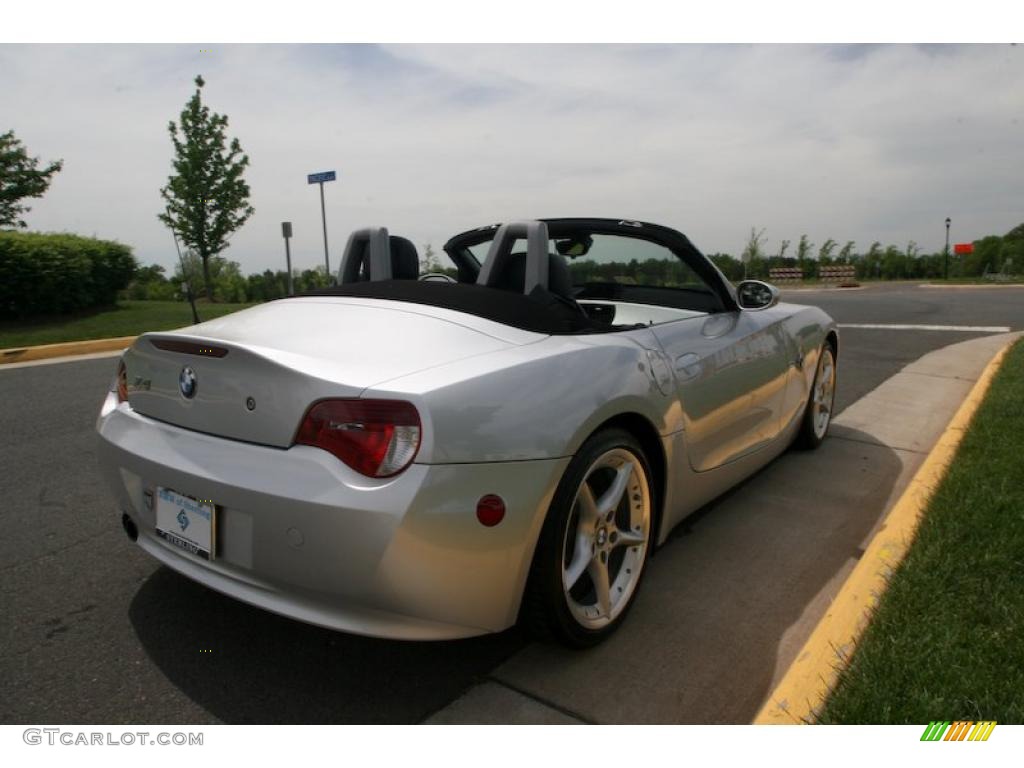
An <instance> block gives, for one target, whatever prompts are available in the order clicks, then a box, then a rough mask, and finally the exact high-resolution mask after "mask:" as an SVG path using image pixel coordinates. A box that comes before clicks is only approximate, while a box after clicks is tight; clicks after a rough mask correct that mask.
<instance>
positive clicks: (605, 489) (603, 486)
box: [527, 429, 653, 646]
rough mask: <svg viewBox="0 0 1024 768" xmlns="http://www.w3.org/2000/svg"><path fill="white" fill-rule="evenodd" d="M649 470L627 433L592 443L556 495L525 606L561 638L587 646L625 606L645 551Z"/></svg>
mask: <svg viewBox="0 0 1024 768" xmlns="http://www.w3.org/2000/svg"><path fill="white" fill-rule="evenodd" d="M652 509H653V499H652V485H651V472H650V468H649V465H648V463H647V459H646V457H645V456H644V452H643V449H642V448H641V447H640V446H639V444H638V443H637V442H636V440H635V439H634V438H633V436H632V435H630V434H629V433H627V432H624V431H622V430H618V429H610V430H606V431H603V432H599V433H598V434H596V435H594V436H593V437H591V438H590V439H589V440H588V441H587V442H586V443H585V444H584V445H583V447H582V448H581V449H580V451H579V452H578V453H577V455H576V457H575V458H574V459H573V461H572V462H571V463H570V465H569V468H568V469H567V470H566V473H565V476H564V477H563V478H562V482H561V484H560V485H559V488H558V491H557V492H556V493H555V498H554V501H553V502H552V507H551V510H550V512H549V515H548V519H547V520H546V522H545V526H544V530H543V532H542V534H541V540H540V542H539V543H538V547H537V554H536V557H535V559H534V564H533V570H532V572H531V577H530V585H529V591H528V595H527V600H528V601H529V603H530V608H531V609H532V611H533V616H532V618H533V619H534V620H535V626H536V624H537V623H538V622H539V623H541V624H543V626H544V627H545V628H546V629H547V630H549V631H551V632H552V633H553V634H555V635H556V637H558V638H559V639H560V640H562V641H563V642H566V643H568V644H570V645H574V646H586V645H592V644H594V643H596V642H599V641H600V640H602V639H603V638H604V637H605V636H606V635H607V634H609V633H610V632H612V631H614V629H615V628H616V627H617V626H618V624H619V622H620V621H621V619H622V617H623V615H624V614H625V612H626V610H627V609H628V607H629V606H630V604H631V602H632V600H633V597H634V595H635V593H636V590H637V586H638V585H639V583H640V577H641V576H642V575H643V570H644V564H645V563H646V561H647V555H648V551H649V549H650V545H651V531H652Z"/></svg>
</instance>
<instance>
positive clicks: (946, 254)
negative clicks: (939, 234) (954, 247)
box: [942, 216, 952, 280]
mask: <svg viewBox="0 0 1024 768" xmlns="http://www.w3.org/2000/svg"><path fill="white" fill-rule="evenodd" d="M951 223H952V222H951V220H950V218H949V216H947V217H946V250H944V251H943V252H942V254H943V256H942V277H943V279H944V280H949V225H950V224H951Z"/></svg>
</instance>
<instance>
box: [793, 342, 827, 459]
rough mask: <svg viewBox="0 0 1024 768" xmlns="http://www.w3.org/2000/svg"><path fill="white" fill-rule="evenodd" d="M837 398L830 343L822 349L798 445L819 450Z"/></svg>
mask: <svg viewBox="0 0 1024 768" xmlns="http://www.w3.org/2000/svg"><path fill="white" fill-rule="evenodd" d="M835 398H836V356H835V351H834V350H833V349H832V345H831V344H830V343H828V342H825V344H823V345H822V347H821V353H820V354H819V355H818V367H817V369H816V370H815V372H814V383H813V384H812V385H811V394H810V397H809V398H808V399H807V409H806V411H805V412H804V420H803V423H802V424H801V425H800V432H799V434H798V435H797V444H798V445H800V446H801V447H803V448H817V447H818V446H819V445H821V443H822V441H823V440H824V439H825V435H826V433H827V432H828V426H829V424H830V423H831V422H832V408H833V405H834V403H835Z"/></svg>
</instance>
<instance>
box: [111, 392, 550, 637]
mask: <svg viewBox="0 0 1024 768" xmlns="http://www.w3.org/2000/svg"><path fill="white" fill-rule="evenodd" d="M97 430H98V432H99V435H100V450H99V457H100V466H101V469H102V471H103V474H104V476H105V478H106V480H107V482H108V484H109V485H110V487H111V488H112V490H113V491H114V494H115V498H116V499H117V504H118V507H119V508H120V509H121V511H122V512H124V513H126V514H128V515H129V516H130V517H131V518H132V520H133V521H134V522H135V525H136V527H137V528H138V532H139V536H138V543H139V545H140V546H141V547H142V548H143V549H145V550H146V551H147V552H149V553H150V554H151V555H153V556H154V557H156V558H157V559H158V560H160V561H161V562H163V563H164V564H165V565H168V566H169V567H171V568H173V569H175V570H177V571H179V572H181V573H183V574H184V575H186V576H189V577H190V578H192V579H195V580H196V581H198V582H201V583H203V584H205V585H207V586H209V587H211V588H212V589H215V590H218V591H220V592H223V593H225V594H227V595H230V596H232V597H235V598H237V599H239V600H243V601H245V602H247V603H251V604H253V605H256V606H258V607H261V608H264V609H266V610H270V611H274V612H276V613H280V614H283V615H285V616H289V617H292V618H295V619H298V620H300V621H304V622H308V623H311V624H317V625H320V626H324V627H329V628H332V629H338V630H343V631H346V632H353V633H356V634H363V635H373V636H378V637H388V638H399V639H446V638H456V637H467V636H471V635H479V634H484V633H487V632H496V631H501V630H503V629H505V628H507V627H509V626H511V625H512V624H513V623H515V620H516V615H517V612H518V609H519V602H520V599H521V596H522V590H523V586H524V584H525V581H526V576H527V573H528V570H529V564H530V559H531V557H532V555H533V548H534V545H535V543H536V540H537V536H538V533H539V531H540V526H541V524H542V523H543V516H544V512H545V511H546V510H547V508H548V505H549V503H550V501H551V497H552V495H553V494H554V490H555V487H556V486H557V484H558V481H559V479H560V478H561V476H562V473H563V471H564V470H565V467H566V466H567V464H568V462H569V459H568V458H561V459H549V460H537V461H516V462H495V463H482V464H444V465H424V464H413V465H412V466H410V467H409V468H408V469H407V470H406V471H405V472H403V473H402V474H400V475H398V476H397V477H394V478H389V479H386V480H374V479H369V478H366V477H363V476H361V475H359V474H358V473H356V472H354V471H353V470H351V469H349V468H348V467H346V466H345V465H344V464H342V463H341V462H340V461H338V460H337V459H336V458H335V457H333V456H331V455H330V454H328V453H326V452H324V451H321V450H319V449H317V448H312V447H308V446H293V447H291V448H288V449H279V448H272V447H266V446H261V445H252V444H248V443H242V442H237V441H233V440H227V439H224V438H219V437H215V436H211V435H206V434H202V433H200V432H194V431H190V430H186V429H183V428H180V427H176V426H173V425H170V424H165V423H162V422H159V421H156V420H154V419H150V418H148V417H146V416H142V415H140V414H138V413H136V412H134V411H133V410H132V409H131V408H130V407H129V406H128V405H127V404H121V405H117V404H116V399H115V396H114V395H113V394H111V395H110V396H109V397H108V399H107V402H106V403H105V404H104V407H103V410H102V412H101V414H100V418H99V420H98V422H97ZM158 486H159V487H165V488H170V489H172V490H174V491H177V492H178V493H181V494H185V495H188V496H192V497H195V498H202V499H212V500H213V501H214V503H215V504H216V505H217V512H216V525H217V533H216V537H217V541H218V544H217V551H216V555H215V558H214V559H213V560H211V561H207V560H205V559H202V558H200V557H197V556H195V555H192V554H190V553H187V552H185V551H183V550H181V549H179V548H177V547H174V546H173V545H171V544H169V543H168V542H166V541H165V540H164V539H162V538H160V537H158V536H157V535H156V528H155V522H156V517H155V511H154V509H153V504H152V502H151V500H150V499H147V496H148V495H150V494H153V493H154V491H155V488H156V487H158ZM486 494H497V495H499V496H501V497H502V498H503V499H504V500H505V504H506V509H507V512H506V516H505V519H504V520H503V521H502V522H501V523H500V524H499V525H497V526H495V527H493V528H487V527H484V526H483V525H481V524H480V523H479V522H478V521H477V519H476V503H477V500H478V499H479V498H480V497H481V496H484V495H486Z"/></svg>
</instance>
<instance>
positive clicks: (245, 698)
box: [129, 567, 526, 724]
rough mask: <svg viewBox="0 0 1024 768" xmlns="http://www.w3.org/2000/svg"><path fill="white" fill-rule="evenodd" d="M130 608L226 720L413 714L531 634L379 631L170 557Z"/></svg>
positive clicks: (180, 673) (181, 685)
mask: <svg viewBox="0 0 1024 768" xmlns="http://www.w3.org/2000/svg"><path fill="white" fill-rule="evenodd" d="M129 618H130V620H131V623H132V626H133V627H134V629H135V632H136V635H137V636H138V639H139V641H140V643H141V645H142V647H143V648H144V650H145V652H146V653H147V655H148V656H149V657H150V659H152V661H153V662H154V663H155V664H156V665H157V666H158V667H159V669H160V671H161V672H162V673H163V674H164V675H165V676H166V677H167V678H168V680H169V681H170V682H171V683H172V684H173V685H174V686H176V687H177V688H178V689H179V690H180V691H181V692H182V693H183V694H184V695H186V696H188V697H189V698H190V699H191V700H192V701H194V702H195V703H196V704H197V705H198V706H200V707H202V708H203V709H205V710H206V711H207V712H209V713H210V714H211V715H212V716H213V717H215V718H218V719H220V720H222V721H224V722H227V723H246V724H254V723H260V724H262V723H414V722H419V721H420V720H422V719H423V718H424V717H426V716H427V715H428V714H430V713H431V712H433V711H435V710H436V709H438V708H440V707H442V706H444V705H445V704H446V703H447V702H449V701H450V700H451V699H453V698H455V697H456V696H458V695H459V694H460V693H461V692H462V691H463V690H464V689H465V688H467V687H469V686H470V685H472V684H473V682H474V681H475V680H476V679H477V678H478V677H480V676H482V675H484V674H486V673H487V672H489V671H490V670H491V669H493V668H494V667H495V666H496V665H498V664H500V663H501V662H502V661H504V660H505V659H506V658H508V657H509V656H510V655H511V654H513V653H514V652H515V651H516V650H518V649H519V648H520V647H522V646H523V645H524V644H525V642H526V641H525V640H524V638H523V637H522V635H521V634H520V633H519V632H518V631H517V630H509V631H506V632H503V633H501V634H497V635H490V636H486V637H482V638H474V639H469V640H457V641H450V642H403V641H389V640H378V639H373V638H366V637H358V636H356V635H347V634H343V633H340V632H334V631H331V630H327V629H322V628H320V627H314V626H311V625H308V624H302V623H300V622H297V621H292V620H290V619H286V618H284V617H281V616H277V615H276V614H272V613H268V612H266V611H263V610H260V609H258V608H254V607H252V606H249V605H247V604H245V603H241V602H238V601H236V600H234V599H232V598H229V597H226V596H224V595H221V594H220V593H218V592H214V591H213V590H210V589H207V588H206V587H203V586H201V585H199V584H197V583H195V582H193V581H191V580H190V579H188V578H186V577H184V576H181V575H179V574H178V573H177V572H175V571H173V570H171V569H170V568H167V567H160V568H158V569H157V570H156V571H154V572H153V574H152V576H150V577H149V578H148V579H147V580H146V581H145V582H144V583H143V584H142V586H141V587H140V588H139V590H138V592H137V593H136V594H135V597H134V599H133V600H132V603H131V607H130V609H129Z"/></svg>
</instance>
